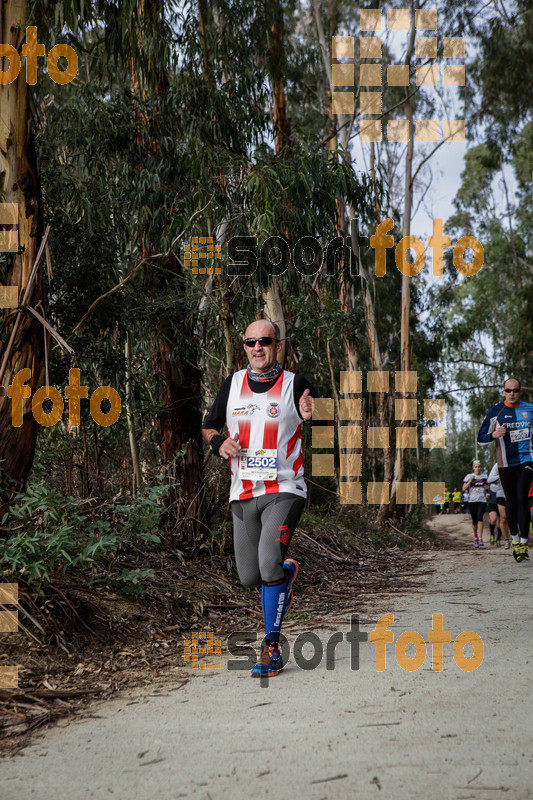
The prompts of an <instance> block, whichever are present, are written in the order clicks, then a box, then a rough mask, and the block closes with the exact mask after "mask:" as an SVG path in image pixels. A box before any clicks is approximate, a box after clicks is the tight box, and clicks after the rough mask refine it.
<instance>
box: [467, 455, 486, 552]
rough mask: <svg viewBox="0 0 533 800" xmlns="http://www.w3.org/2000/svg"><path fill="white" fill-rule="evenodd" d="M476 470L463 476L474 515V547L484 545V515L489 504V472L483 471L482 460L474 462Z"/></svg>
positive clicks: (469, 508) (469, 505) (471, 511)
mask: <svg viewBox="0 0 533 800" xmlns="http://www.w3.org/2000/svg"><path fill="white" fill-rule="evenodd" d="M473 468H474V472H469V473H468V475H465V477H464V478H463V492H468V496H469V498H470V499H469V503H468V510H469V511H470V515H471V517H472V528H473V529H474V547H476V548H477V547H483V516H484V514H485V507H486V505H487V498H486V497H485V486H486V485H487V474H486V473H485V472H483V469H482V467H481V462H480V461H474V462H473Z"/></svg>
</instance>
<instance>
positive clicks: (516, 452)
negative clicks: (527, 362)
mask: <svg viewBox="0 0 533 800" xmlns="http://www.w3.org/2000/svg"><path fill="white" fill-rule="evenodd" d="M503 391H504V395H505V400H504V401H503V402H502V403H498V404H497V405H495V406H493V407H492V408H490V409H489V410H488V411H487V414H486V416H485V419H484V420H483V423H482V425H481V428H480V429H479V433H478V436H477V440H478V442H479V443H480V444H489V443H490V442H492V441H493V440H495V441H496V461H497V464H498V474H499V476H500V480H501V483H502V486H503V491H504V492H505V497H506V498H507V518H508V521H509V530H510V533H511V537H512V540H513V558H514V560H515V561H518V562H520V561H529V552H528V547H527V544H528V535H529V522H530V519H529V517H530V513H529V501H528V493H529V489H530V486H531V479H532V478H533V450H532V448H531V432H532V427H533V405H531V403H524V402H523V401H521V400H520V394H521V392H522V387H521V386H520V381H518V380H516V378H507V380H506V381H505V383H504V384H503Z"/></svg>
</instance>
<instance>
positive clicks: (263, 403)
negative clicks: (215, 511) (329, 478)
mask: <svg viewBox="0 0 533 800" xmlns="http://www.w3.org/2000/svg"><path fill="white" fill-rule="evenodd" d="M293 382H294V373H293V372H287V371H285V370H283V371H282V372H280V375H279V377H278V380H277V381H276V383H275V384H274V386H273V387H272V388H271V389H269V391H268V392H262V393H260V394H259V393H255V392H252V390H251V388H250V385H249V383H248V374H247V371H246V370H245V369H243V370H240V371H239V372H236V373H234V375H233V377H232V380H231V388H230V393H229V397H228V404H227V406H226V421H227V426H228V432H229V435H230V436H231V437H232V438H233V437H234V436H235V434H236V433H238V434H239V444H240V445H241V447H243V448H246V449H248V450H253V451H256V450H261V449H262V450H275V451H276V455H277V477H276V479H275V480H248V479H242V478H241V475H240V472H239V463H240V457H239V456H237V457H235V458H232V459H231V490H230V496H229V501H230V503H231V502H233V501H235V500H249V499H251V498H252V497H260V496H261V495H264V494H278V493H279V492H290V493H291V494H295V495H298V496H299V497H307V487H306V485H305V481H304V478H303V455H302V420H301V418H300V416H299V414H298V411H297V409H296V405H295V403H294V394H293Z"/></svg>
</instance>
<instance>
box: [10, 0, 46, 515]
mask: <svg viewBox="0 0 533 800" xmlns="http://www.w3.org/2000/svg"><path fill="white" fill-rule="evenodd" d="M27 21H28V2H24V1H23V0H19V2H14V1H13V2H11V1H10V0H9V1H8V2H3V3H1V4H0V41H1V42H2V43H3V44H10V45H12V46H13V47H14V48H16V49H17V51H18V52H19V53H20V50H21V46H22V44H23V42H24V41H25V39H26V24H27ZM0 65H1V67H2V69H3V70H7V69H8V68H9V63H8V60H7V59H0ZM0 98H1V103H0V201H1V202H2V203H13V204H15V205H16V207H17V214H18V220H17V223H18V224H17V228H16V241H17V244H18V250H17V252H13V253H3V255H4V256H6V257H7V261H8V266H7V270H5V271H4V272H3V274H2V275H1V276H0V277H1V279H2V283H3V285H5V286H14V285H16V286H17V287H18V290H19V292H18V297H19V301H20V298H21V297H22V295H23V293H24V290H25V288H26V286H27V283H28V279H29V277H30V274H31V272H32V269H33V265H34V263H35V257H36V255H37V251H38V249H39V245H40V243H41V237H42V202H41V194H40V189H39V180H38V175H37V164H36V158H35V152H34V148H33V141H32V134H31V125H30V112H29V87H28V84H27V83H26V70H25V67H24V64H22V67H21V70H20V72H19V75H18V77H17V78H16V79H15V80H14V81H13V82H12V83H10V84H6V85H3V86H0ZM28 302H29V304H31V305H32V306H34V307H37V306H38V305H39V304H40V303H41V302H42V271H41V267H39V271H38V274H37V275H36V279H35V280H34V283H33V289H32V292H31V295H30V297H29V298H28ZM0 313H1V320H2V329H1V333H0V336H1V340H0V342H1V346H2V357H3V356H5V352H6V351H5V348H6V344H7V342H8V340H9V337H10V334H11V331H12V330H13V325H14V317H15V315H14V314H13V310H12V309H2V310H1V311H0ZM42 358H43V333H42V330H41V326H40V324H39V322H38V321H37V320H36V319H35V317H33V316H32V315H31V314H24V315H23V317H22V321H21V323H20V325H19V328H18V331H17V334H16V336H15V340H14V342H13V346H12V349H11V352H10V355H9V359H8V361H7V367H6V371H5V374H4V377H3V380H2V381H1V384H2V387H4V388H0V476H1V473H2V471H4V472H5V473H7V474H8V475H9V476H10V477H11V478H13V479H14V480H15V482H16V485H17V486H18V487H20V486H23V485H24V483H25V481H26V479H27V477H28V474H29V471H30V469H31V466H32V463H33V457H34V453H35V443H36V439H37V423H36V421H35V419H34V417H33V414H32V411H31V398H30V399H28V400H24V416H23V424H22V425H21V426H20V427H17V428H16V427H14V426H13V425H12V421H11V400H10V399H9V398H7V397H6V396H5V387H7V386H9V385H10V384H11V383H12V379H13V376H14V375H15V374H16V373H17V372H19V371H20V370H21V369H24V368H26V367H29V369H30V370H31V379H30V381H29V382H28V384H27V385H29V386H30V387H31V391H32V395H33V393H34V392H35V391H36V389H38V388H39V387H40V386H41V385H42V380H43V366H42ZM0 505H1V504H0Z"/></svg>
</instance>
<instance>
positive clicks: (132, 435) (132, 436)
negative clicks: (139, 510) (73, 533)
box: [124, 331, 142, 497]
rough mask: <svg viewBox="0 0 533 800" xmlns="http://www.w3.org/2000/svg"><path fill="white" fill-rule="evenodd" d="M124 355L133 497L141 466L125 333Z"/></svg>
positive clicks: (129, 348) (129, 344)
mask: <svg viewBox="0 0 533 800" xmlns="http://www.w3.org/2000/svg"><path fill="white" fill-rule="evenodd" d="M124 350H125V353H124V354H125V357H126V420H127V424H128V438H129V442H130V453H131V463H132V467H133V480H132V487H131V488H132V492H131V493H132V495H133V497H135V495H136V494H137V492H138V491H139V489H140V488H141V485H142V478H141V467H140V464H139V448H138V446H137V434H136V430H135V416H134V410H133V396H132V391H131V381H132V374H131V336H130V332H129V331H127V333H126V344H125V348H124Z"/></svg>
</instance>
